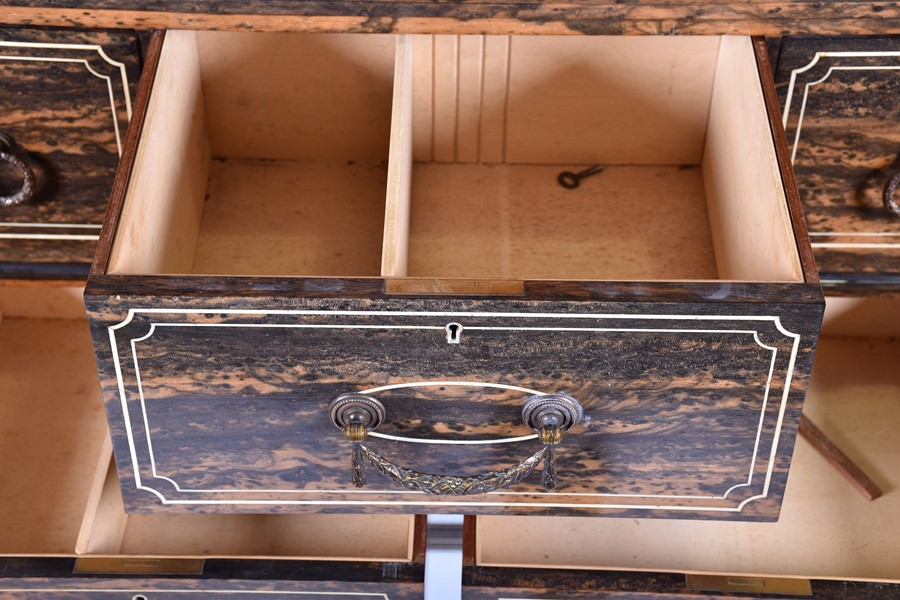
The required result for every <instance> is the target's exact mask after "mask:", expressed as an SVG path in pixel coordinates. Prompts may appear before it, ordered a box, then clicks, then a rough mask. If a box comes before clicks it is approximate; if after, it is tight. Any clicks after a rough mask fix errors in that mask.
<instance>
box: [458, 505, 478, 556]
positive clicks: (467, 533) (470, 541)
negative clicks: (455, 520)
mask: <svg viewBox="0 0 900 600" xmlns="http://www.w3.org/2000/svg"><path fill="white" fill-rule="evenodd" d="M477 523H478V521H477V520H476V517H474V516H472V515H469V516H466V517H463V541H462V544H463V548H462V551H463V563H462V564H463V567H474V566H475V564H476V557H475V548H476V542H475V536H476V535H477V531H478V527H477Z"/></svg>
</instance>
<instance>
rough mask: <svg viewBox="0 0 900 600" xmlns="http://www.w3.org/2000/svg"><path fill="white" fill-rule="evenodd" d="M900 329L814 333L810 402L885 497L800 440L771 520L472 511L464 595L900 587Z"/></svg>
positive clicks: (770, 592) (846, 594)
mask: <svg viewBox="0 0 900 600" xmlns="http://www.w3.org/2000/svg"><path fill="white" fill-rule="evenodd" d="M898 359H900V343H898V341H897V340H896V339H880V340H879V339H862V338H836V337H835V338H831V337H825V338H822V340H821V342H820V345H819V350H818V352H817V355H816V364H815V367H814V369H813V374H812V380H811V383H810V388H809V393H808V395H807V403H806V408H805V410H804V412H806V413H808V414H809V416H810V418H811V419H813V420H814V421H815V422H816V423H818V424H819V426H821V427H822V429H823V430H825V431H826V432H827V433H828V435H829V436H830V437H831V438H832V439H833V440H834V441H835V442H837V443H838V445H839V446H840V447H841V448H842V449H843V450H844V451H845V452H846V453H847V454H848V455H850V457H851V459H852V460H853V461H854V462H856V463H857V464H858V465H860V466H861V467H863V468H864V470H865V471H866V472H867V473H868V474H869V475H870V476H871V477H872V478H873V479H874V480H875V481H876V483H878V484H879V485H880V487H881V488H882V489H883V490H884V495H883V496H881V497H879V498H877V499H875V500H874V501H871V502H869V501H867V500H866V499H864V498H863V497H862V496H861V495H860V494H859V493H858V492H857V491H856V490H854V489H853V487H852V486H851V485H850V484H849V483H848V482H847V481H846V480H845V479H844V478H842V477H841V476H840V475H839V474H838V472H837V471H836V470H835V469H833V468H832V467H831V465H829V464H828V463H827V462H826V461H825V460H824V459H823V458H822V457H821V456H820V455H819V454H817V453H816V452H815V451H814V450H813V449H812V447H811V446H810V445H809V444H807V443H806V442H804V441H801V442H798V443H797V448H796V453H795V455H794V461H793V466H792V467H791V475H790V478H789V480H788V486H787V491H786V493H785V499H784V505H783V507H782V513H781V519H780V521H779V522H778V523H712V522H706V523H686V522H683V521H664V520H657V521H648V520H624V519H616V520H609V519H591V520H585V519H572V518H547V517H529V518H521V517H478V518H477V524H474V526H472V527H470V529H469V532H468V539H469V544H468V548H469V564H470V565H471V566H469V567H466V568H465V569H464V572H465V574H464V589H465V590H466V591H465V592H464V594H463V597H464V598H467V599H472V600H474V599H475V598H500V597H507V598H508V597H516V598H581V597H584V598H596V597H603V598H608V597H623V598H624V597H629V598H630V597H634V596H635V595H638V594H639V593H640V597H641V598H643V597H645V596H644V594H646V597H655V596H654V594H657V595H658V596H659V597H665V598H672V597H679V598H680V597H703V598H709V597H718V596H719V595H721V596H732V595H735V596H739V597H748V594H749V597H753V598H770V597H779V596H780V595H798V596H813V597H815V598H868V599H875V598H885V599H887V598H896V597H897V595H898V593H900V561H898V557H900V541H898V539H897V536H896V529H897V520H898V518H900V489H898V485H900V472H898V469H897V465H898V460H900V447H898V445H897V443H896V442H897V437H896V430H897V427H898V426H900V402H898V400H900V376H898V373H897V368H896V365H897V360H898Z"/></svg>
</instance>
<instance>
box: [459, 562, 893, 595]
mask: <svg viewBox="0 0 900 600" xmlns="http://www.w3.org/2000/svg"><path fill="white" fill-rule="evenodd" d="M711 579H716V580H722V581H723V582H727V583H724V584H723V585H719V586H712V587H702V586H701V587H696V586H694V585H692V578H691V576H685V575H682V574H680V573H648V572H622V571H579V570H562V569H557V570H554V569H518V568H490V567H489V568H483V567H464V568H463V592H462V598H463V600H500V599H506V600H531V599H533V600H550V599H557V598H558V599H559V600H563V599H566V598H579V599H581V598H583V599H585V600H588V599H599V598H603V599H606V598H621V599H623V600H624V599H634V598H642V599H643V598H647V599H654V600H677V599H684V598H704V599H710V598H745V599H747V598H750V599H753V598H755V599H757V600H778V599H779V598H786V597H789V598H797V597H805V598H813V599H817V600H818V599H821V600H826V599H829V600H890V599H892V598H896V597H897V593H898V592H900V585H897V584H894V583H879V582H866V581H828V580H808V579H778V578H774V579H773V578H767V577H744V576H740V575H735V576H734V577H727V576H723V577H713V578H711ZM729 584H730V586H731V587H734V588H735V589H734V590H729V589H727V588H728V587H729ZM753 588H758V589H757V590H754V589H753Z"/></svg>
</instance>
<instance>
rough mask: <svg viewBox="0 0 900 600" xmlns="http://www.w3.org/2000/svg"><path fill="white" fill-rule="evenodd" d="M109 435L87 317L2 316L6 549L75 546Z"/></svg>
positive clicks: (0, 535)
mask: <svg viewBox="0 0 900 600" xmlns="http://www.w3.org/2000/svg"><path fill="white" fill-rule="evenodd" d="M32 289H35V288H32ZM108 436H109V433H108V431H107V428H106V415H105V413H104V410H103V402H102V399H101V396H100V385H99V383H98V381H97V366H96V363H95V362H94V356H93V352H92V351H91V339H90V335H89V332H88V326H87V323H86V322H85V321H84V319H81V320H74V319H73V320H62V319H18V318H5V319H3V321H2V322H0V473H2V474H3V475H2V483H0V555H15V554H24V555H36V554H50V555H58V554H71V553H72V552H73V551H74V549H75V541H76V539H77V537H78V530H79V526H80V524H81V518H82V515H83V513H84V508H85V506H86V505H87V499H88V496H89V495H90V488H91V472H92V470H93V465H95V464H96V461H97V455H98V453H99V452H100V451H101V447H102V446H103V443H104V439H105V438H106V437H108Z"/></svg>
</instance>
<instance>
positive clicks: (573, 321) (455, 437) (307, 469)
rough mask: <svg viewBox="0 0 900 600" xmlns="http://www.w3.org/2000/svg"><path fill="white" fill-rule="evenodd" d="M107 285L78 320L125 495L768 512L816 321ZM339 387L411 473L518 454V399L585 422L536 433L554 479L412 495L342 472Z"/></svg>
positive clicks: (374, 505)
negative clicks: (566, 398)
mask: <svg viewBox="0 0 900 600" xmlns="http://www.w3.org/2000/svg"><path fill="white" fill-rule="evenodd" d="M110 300H111V303H112V304H119V306H123V307H124V306H128V307H129V308H130V310H129V309H125V310H122V309H116V308H112V309H102V308H101V309H97V311H95V312H94V316H95V324H94V336H95V342H96V344H97V346H98V352H99V354H98V359H99V364H100V365H101V368H104V367H107V368H106V371H105V372H104V373H103V379H104V388H105V394H106V401H107V409H108V413H109V416H110V420H111V425H112V430H113V440H114V445H115V449H116V453H117V458H118V460H117V463H118V464H119V465H120V474H119V475H120V478H121V480H122V482H123V488H124V494H125V498H126V505H128V507H129V508H130V509H131V510H161V509H168V510H181V511H184V510H201V511H246V512H260V511H262V512H266V511H295V510H311V509H312V510H316V509H322V508H323V507H327V509H328V510H342V509H345V510H346V509H350V510H354V511H359V510H389V511H396V512H409V511H411V510H413V511H415V510H423V507H426V508H427V509H428V510H442V509H446V510H457V511H458V510H460V507H465V509H466V510H471V511H476V512H477V511H482V512H503V511H514V512H515V511H523V510H524V511H527V510H540V511H547V510H550V511H555V512H560V513H579V512H600V513H605V514H622V515H626V514H634V515H641V516H658V515H666V516H670V517H679V516H691V517H698V516H699V517H706V518H738V519H751V518H752V519H760V518H762V519H767V518H773V517H774V516H775V515H777V506H778V501H777V499H778V498H779V497H780V495H781V490H782V488H783V483H784V481H783V480H784V476H785V474H786V467H787V463H788V459H789V456H790V451H791V449H792V446H793V435H792V433H791V432H792V430H793V429H794V428H795V423H794V422H795V420H796V419H797V418H799V408H800V407H799V404H800V398H801V397H802V393H801V392H800V391H799V390H802V386H803V385H804V380H805V375H804V373H805V372H806V369H807V366H806V365H807V363H808V360H809V358H810V353H811V347H810V345H811V344H813V343H814V338H815V336H814V335H812V336H807V333H808V332H807V330H806V329H805V328H806V327H807V326H808V324H807V323H806V321H807V320H804V319H798V318H797V315H796V314H795V311H796V309H793V308H789V307H780V308H781V312H782V315H781V316H778V312H779V311H778V310H775V311H772V312H770V311H769V310H763V311H762V312H760V310H759V307H753V306H739V307H729V308H731V309H732V310H734V309H737V311H738V314H730V315H722V314H709V312H720V311H717V310H715V308H716V307H713V311H710V310H709V307H698V306H696V305H681V306H678V305H675V306H674V307H673V306H671V305H670V306H667V307H666V310H665V311H660V310H659V306H654V305H652V304H650V305H645V306H640V305H638V306H639V308H635V306H634V305H631V306H628V305H615V304H609V305H605V306H601V305H596V304H593V305H583V304H579V303H571V304H561V303H545V305H544V306H543V308H546V309H547V312H541V311H540V309H541V308H542V306H541V303H497V302H490V303H484V302H444V301H436V302H430V303H427V302H415V301H413V302H390V301H385V302H374V301H372V302H366V301H358V302H349V301H348V302H346V304H345V305H344V306H342V307H340V308H329V306H328V304H329V303H327V302H316V301H307V302H299V301H292V302H285V303H284V306H283V307H280V308H279V309H272V308H263V309H256V308H254V307H253V306H252V305H253V304H254V302H253V301H246V303H245V306H246V308H233V307H230V308H225V307H224V306H218V307H213V306H210V303H209V302H203V305H204V306H202V307H200V306H199V305H198V307H197V308H188V307H187V305H188V304H190V302H189V301H178V300H174V301H173V302H172V304H171V305H172V308H166V307H160V306H155V307H153V308H150V307H149V306H146V305H143V306H144V307H139V306H140V305H137V304H135V302H134V300H133V299H131V300H126V301H123V300H121V299H119V300H112V299H110ZM166 304H168V303H166ZM488 305H489V306H490V312H487V311H484V310H478V309H479V308H482V309H484V308H487V307H488ZM504 305H505V306H504ZM269 306H271V302H270V303H269ZM331 306H332V307H333V306H334V303H331ZM131 307H133V308H131ZM411 308H412V310H410V309H411ZM773 308H776V307H773V306H767V307H766V309H773ZM550 309H552V312H551V311H550ZM642 310H643V312H642ZM741 312H745V313H746V314H740V313H741ZM101 314H102V316H101ZM785 319H786V320H787V321H788V322H786V321H785ZM451 323H455V324H458V325H459V326H460V328H461V334H460V335H459V339H458V343H449V342H448V331H447V326H448V324H451ZM110 367H111V368H110ZM348 392H358V393H365V394H368V395H370V396H372V397H374V398H377V399H378V400H379V401H381V402H382V404H383V405H384V407H385V409H386V418H385V421H384V423H383V424H382V425H381V426H379V427H378V428H377V429H376V430H375V431H374V432H373V433H372V434H371V435H370V436H369V438H368V440H367V441H366V444H367V446H368V447H370V448H372V449H373V450H376V451H377V452H378V453H380V454H381V455H383V456H384V457H387V458H388V459H389V460H390V461H391V462H393V463H395V464H397V465H400V466H402V467H405V468H408V469H413V470H415V471H418V472H423V473H431V474H455V475H465V476H475V475H479V474H482V473H484V472H496V471H500V470H503V469H505V468H507V467H509V466H511V465H514V464H516V463H518V462H519V461H522V460H523V459H525V458H526V457H528V456H530V455H532V454H533V453H535V452H536V451H537V450H538V449H539V448H540V444H539V442H538V441H537V440H536V439H535V437H536V435H535V433H534V432H533V431H531V430H530V429H529V428H528V427H527V426H526V425H525V424H524V423H523V421H522V417H521V411H522V405H523V404H524V402H525V400H526V399H527V398H529V397H530V396H533V395H540V394H548V393H558V392H563V393H566V394H569V395H571V396H572V397H574V398H576V399H577V400H578V401H579V402H580V403H581V404H582V406H583V408H584V410H585V414H586V418H585V420H584V423H583V424H581V425H578V426H576V427H573V428H572V430H571V431H570V432H569V433H568V434H567V435H566V436H565V439H564V440H563V441H562V442H561V444H560V445H559V446H558V448H557V451H556V452H557V468H558V471H559V476H558V487H557V489H556V490H555V491H554V492H551V493H544V492H542V487H541V481H540V476H539V475H538V474H534V475H532V476H531V477H529V478H527V479H525V480H524V481H522V482H520V483H518V484H516V485H513V486H511V487H510V488H508V489H506V490H502V491H498V492H494V493H491V494H481V495H473V496H452V497H446V496H426V495H424V494H421V493H416V492H407V491H404V490H403V489H402V488H401V487H399V486H398V485H397V484H396V483H395V482H394V481H391V480H389V479H387V478H385V477H382V476H381V475H380V474H378V473H376V472H375V471H374V470H373V469H371V468H370V469H369V471H371V472H370V473H369V474H368V482H367V484H366V485H365V487H362V488H355V487H354V486H353V485H352V483H351V472H350V456H351V445H350V444H349V443H348V442H346V441H345V440H344V439H343V438H342V435H341V432H340V431H339V430H338V429H337V428H336V427H335V425H334V424H333V423H332V421H331V419H330V416H329V411H328V407H329V403H330V402H331V401H332V400H333V399H334V398H336V397H338V396H339V395H341V394H344V393H348Z"/></svg>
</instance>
